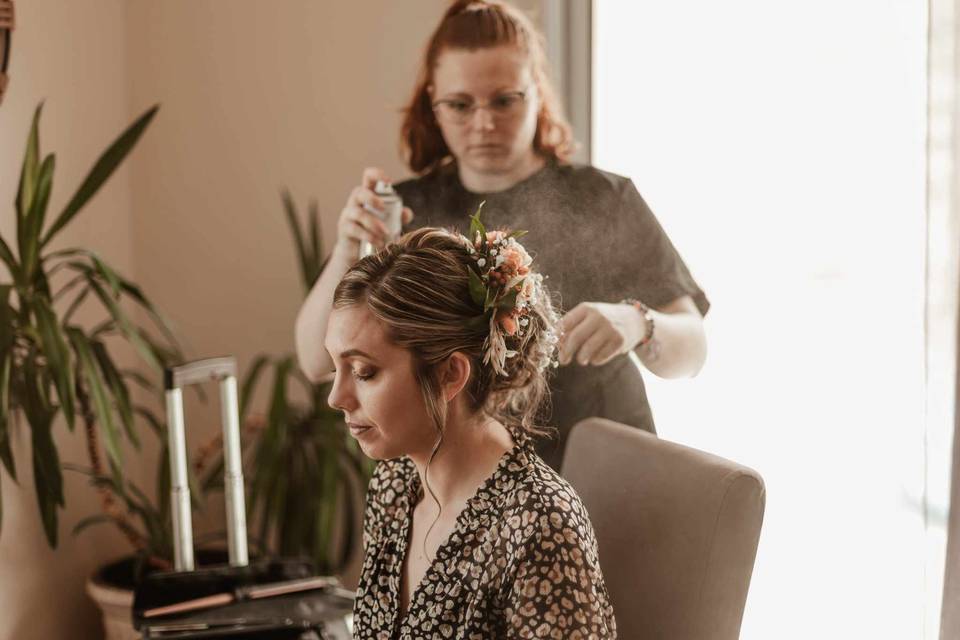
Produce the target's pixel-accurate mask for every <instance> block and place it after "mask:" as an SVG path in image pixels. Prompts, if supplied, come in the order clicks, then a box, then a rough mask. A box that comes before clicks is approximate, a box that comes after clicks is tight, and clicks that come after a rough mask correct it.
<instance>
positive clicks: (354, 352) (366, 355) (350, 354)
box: [340, 349, 376, 361]
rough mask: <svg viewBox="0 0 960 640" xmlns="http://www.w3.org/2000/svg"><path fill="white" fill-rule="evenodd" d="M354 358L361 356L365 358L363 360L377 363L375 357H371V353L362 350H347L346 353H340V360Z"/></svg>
mask: <svg viewBox="0 0 960 640" xmlns="http://www.w3.org/2000/svg"><path fill="white" fill-rule="evenodd" d="M353 356H361V357H363V358H366V359H367V360H373V361H376V358H374V357H373V356H371V355H370V354H369V353H367V352H366V351H361V350H360V349H347V350H346V351H343V352H341V353H340V358H341V359H343V358H352V357H353Z"/></svg>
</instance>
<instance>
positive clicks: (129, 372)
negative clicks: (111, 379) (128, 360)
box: [120, 369, 157, 393]
mask: <svg viewBox="0 0 960 640" xmlns="http://www.w3.org/2000/svg"><path fill="white" fill-rule="evenodd" d="M120 374H121V375H122V376H123V377H124V378H130V379H131V380H133V381H134V382H135V383H136V384H137V386H139V387H140V388H141V389H143V390H144V391H149V392H150V393H155V392H156V391H157V385H156V384H154V383H153V381H152V380H150V379H149V378H147V376H145V375H143V374H142V373H140V372H139V371H137V370H136V369H121V370H120Z"/></svg>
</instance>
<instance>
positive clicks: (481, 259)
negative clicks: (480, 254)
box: [477, 258, 487, 267]
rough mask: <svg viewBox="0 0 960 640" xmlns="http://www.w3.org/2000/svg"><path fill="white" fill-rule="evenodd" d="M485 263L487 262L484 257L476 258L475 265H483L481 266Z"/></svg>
mask: <svg viewBox="0 0 960 640" xmlns="http://www.w3.org/2000/svg"><path fill="white" fill-rule="evenodd" d="M486 264H487V261H486V259H484V258H479V259H477V266H479V267H483V266H486Z"/></svg>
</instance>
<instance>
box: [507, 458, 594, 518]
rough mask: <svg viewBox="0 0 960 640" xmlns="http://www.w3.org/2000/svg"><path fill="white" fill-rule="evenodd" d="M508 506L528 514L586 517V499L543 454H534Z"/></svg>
mask: <svg viewBox="0 0 960 640" xmlns="http://www.w3.org/2000/svg"><path fill="white" fill-rule="evenodd" d="M508 510H509V511H514V512H516V513H518V514H524V513H526V514H528V517H529V514H534V515H537V516H550V515H551V514H560V515H561V516H563V515H564V514H570V516H571V517H577V518H580V517H586V509H585V508H584V506H583V502H582V501H581V500H580V496H578V495H577V492H576V491H575V490H574V489H573V487H572V486H570V483H569V482H567V481H566V480H565V479H563V478H562V477H561V476H560V474H558V473H557V472H556V471H555V470H553V469H552V468H551V467H550V466H549V465H547V463H545V462H543V460H541V459H540V458H539V457H536V458H534V459H533V461H532V462H531V463H530V465H529V466H528V467H527V468H526V469H525V471H524V473H523V475H522V476H521V477H519V478H518V483H517V486H516V489H515V491H514V492H513V500H512V501H510V504H509V505H508Z"/></svg>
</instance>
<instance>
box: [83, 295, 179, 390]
mask: <svg viewBox="0 0 960 640" xmlns="http://www.w3.org/2000/svg"><path fill="white" fill-rule="evenodd" d="M89 282H90V288H91V289H93V292H94V293H95V294H96V295H97V297H98V298H100V301H101V302H102V303H103V306H105V307H106V308H107V311H109V312H110V315H111V316H112V317H113V319H114V320H115V321H116V322H117V326H118V327H119V328H120V331H121V332H123V335H124V336H126V338H127V340H129V341H130V343H131V344H132V345H133V346H134V348H136V350H137V351H138V352H139V353H140V357H141V358H143V360H144V361H145V362H146V363H147V364H148V365H150V366H151V367H152V368H153V369H154V370H155V371H158V372H159V371H162V370H163V366H162V365H161V364H160V357H159V356H158V355H157V353H156V352H155V351H154V349H153V348H152V347H151V346H150V344H148V343H147V342H146V341H145V340H144V339H143V337H142V336H141V335H140V332H139V331H138V330H137V328H136V327H135V326H134V325H133V323H132V322H131V321H130V319H129V318H128V317H127V314H126V313H124V311H123V309H121V308H120V305H119V304H118V303H117V301H116V300H114V299H113V298H112V297H110V294H108V293H107V292H106V291H105V290H104V288H103V287H101V286H100V283H99V282H97V280H96V279H95V278H92V277H91V278H89Z"/></svg>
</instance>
